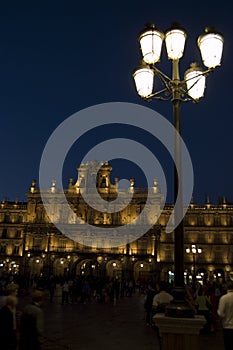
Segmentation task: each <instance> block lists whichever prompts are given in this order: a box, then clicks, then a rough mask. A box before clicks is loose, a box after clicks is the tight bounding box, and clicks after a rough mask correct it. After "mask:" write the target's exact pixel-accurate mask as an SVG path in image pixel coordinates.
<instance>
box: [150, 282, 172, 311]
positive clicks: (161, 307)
mask: <svg viewBox="0 0 233 350" xmlns="http://www.w3.org/2000/svg"><path fill="white" fill-rule="evenodd" d="M172 300H173V296H172V295H171V294H169V293H168V292H167V285H166V282H163V281H161V282H160V283H159V293H158V294H156V295H155V296H154V299H153V309H154V310H156V313H158V312H165V308H166V306H167V305H168V304H169V303H170V302H171V301H172Z"/></svg>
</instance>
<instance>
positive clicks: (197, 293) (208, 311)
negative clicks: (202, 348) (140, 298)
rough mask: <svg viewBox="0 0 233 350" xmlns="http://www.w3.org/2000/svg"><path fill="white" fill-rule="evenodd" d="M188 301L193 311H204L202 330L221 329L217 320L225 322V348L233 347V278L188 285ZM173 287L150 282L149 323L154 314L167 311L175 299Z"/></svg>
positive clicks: (146, 307)
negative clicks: (220, 282) (220, 281)
mask: <svg viewBox="0 0 233 350" xmlns="http://www.w3.org/2000/svg"><path fill="white" fill-rule="evenodd" d="M185 295H186V296H185V302H186V303H187V305H188V306H189V307H190V309H192V311H193V315H195V314H197V315H202V316H204V318H205V325H204V327H203V329H202V330H201V333H207V334H208V333H212V332H216V330H217V323H218V322H217V321H218V320H219V321H220V322H221V324H222V330H223V338H224V346H225V350H230V349H232V344H233V281H232V280H229V281H227V282H226V283H222V284H218V283H216V282H212V283H210V282H208V283H206V284H205V285H202V284H196V285H193V286H192V287H189V286H185ZM173 300H174V297H173V295H172V287H171V285H170V284H169V283H166V282H163V281H161V282H159V283H155V284H153V283H149V284H148V287H147V292H146V297H145V303H144V308H145V310H146V325H147V326H154V323H153V316H154V315H155V314H156V313H165V314H166V307H167V306H168V305H169V304H170V303H171V302H173Z"/></svg>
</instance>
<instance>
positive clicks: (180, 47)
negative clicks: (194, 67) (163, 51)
mask: <svg viewBox="0 0 233 350" xmlns="http://www.w3.org/2000/svg"><path fill="white" fill-rule="evenodd" d="M185 39H186V35H185V32H184V31H183V30H181V29H172V30H170V31H168V32H167V33H166V36H165V42H166V48H167V55H168V58H169V59H171V60H176V59H179V58H181V57H182V56H183V52H184V45H185Z"/></svg>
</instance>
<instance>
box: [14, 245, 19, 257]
mask: <svg viewBox="0 0 233 350" xmlns="http://www.w3.org/2000/svg"><path fill="white" fill-rule="evenodd" d="M13 254H15V255H18V254H19V245H15V246H14V250H13Z"/></svg>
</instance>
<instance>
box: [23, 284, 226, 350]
mask: <svg viewBox="0 0 233 350" xmlns="http://www.w3.org/2000/svg"><path fill="white" fill-rule="evenodd" d="M47 299H48V298H47ZM143 300H144V296H140V295H138V294H136V293H135V294H134V295H133V296H132V297H131V298H127V297H125V298H123V299H119V300H118V301H117V302H116V304H115V305H113V304H112V303H109V304H100V303H87V304H81V303H76V304H67V305H66V304H65V305H61V292H60V289H59V288H57V291H56V294H55V297H54V301H53V303H49V300H47V301H46V302H45V305H44V312H45V342H44V347H43V350H62V349H66V350H131V349H132V350H160V345H159V339H158V337H157V333H156V330H155V329H153V328H151V327H147V326H146V325H145V312H144V308H143ZM27 302H29V298H28V297H20V301H19V308H22V307H23V306H24V305H25V304H26V303H27ZM207 348H211V350H224V347H223V342H222V334H221V327H220V325H219V326H218V330H217V332H216V333H214V334H208V335H201V336H200V348H199V349H198V350H206V349H207ZM171 350H173V349H171Z"/></svg>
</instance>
